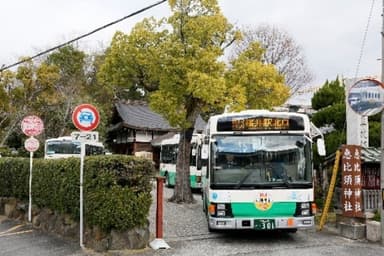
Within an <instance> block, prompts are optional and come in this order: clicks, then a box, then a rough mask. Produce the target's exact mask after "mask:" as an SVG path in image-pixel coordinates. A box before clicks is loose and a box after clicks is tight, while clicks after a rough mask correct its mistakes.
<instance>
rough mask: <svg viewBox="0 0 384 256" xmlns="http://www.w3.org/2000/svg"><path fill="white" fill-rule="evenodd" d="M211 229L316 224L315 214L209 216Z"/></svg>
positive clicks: (264, 228) (301, 227)
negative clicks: (239, 216)
mask: <svg viewBox="0 0 384 256" xmlns="http://www.w3.org/2000/svg"><path fill="white" fill-rule="evenodd" d="M208 222H209V223H208V225H209V228H210V229H256V230H275V229H309V228H313V227H314V226H315V218H314V216H308V217H280V218H279V217H277V218H276V217H275V218H215V217H209V220H208Z"/></svg>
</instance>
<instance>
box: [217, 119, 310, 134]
mask: <svg viewBox="0 0 384 256" xmlns="http://www.w3.org/2000/svg"><path fill="white" fill-rule="evenodd" d="M274 130H276V131H281V130H287V131H288V130H293V131H300V130H304V120H303V119H302V118H301V117H298V116H290V117H276V116H274V117H270V116H241V117H240V116H232V117H224V118H221V119H219V120H218V122H217V131H274Z"/></svg>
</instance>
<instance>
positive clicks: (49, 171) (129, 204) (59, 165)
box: [0, 155, 154, 231]
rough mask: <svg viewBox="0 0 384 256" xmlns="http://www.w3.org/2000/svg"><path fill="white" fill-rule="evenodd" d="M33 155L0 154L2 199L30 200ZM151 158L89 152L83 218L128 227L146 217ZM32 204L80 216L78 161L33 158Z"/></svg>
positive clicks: (88, 222)
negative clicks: (7, 155) (4, 155)
mask: <svg viewBox="0 0 384 256" xmlns="http://www.w3.org/2000/svg"><path fill="white" fill-rule="evenodd" d="M29 170H30V162H29V158H7V157H2V158H0V197H16V198H19V199H21V200H27V199H28V196H29V195H28V191H29ZM153 175H154V167H153V164H152V162H151V161H149V160H147V159H143V158H137V157H134V156H127V155H110V156H90V157H86V158H85V161H84V176H83V179H84V180H83V191H84V219H85V224H86V225H89V226H99V227H100V228H102V229H103V230H105V231H109V230H110V229H112V228H113V229H117V230H127V229H130V228H133V227H136V226H141V225H143V224H144V223H146V221H147V217H148V214H149V208H150V205H151V201H152V198H151V194H150V192H151V178H152V177H153ZM32 177H33V179H32V199H33V204H34V205H37V206H38V207H40V208H43V207H46V208H49V209H52V210H55V211H57V212H60V213H67V214H70V215H71V216H72V217H73V218H74V219H79V212H80V209H79V204H80V202H79V194H80V159H79V158H68V159H55V160H45V159H34V161H33V175H32Z"/></svg>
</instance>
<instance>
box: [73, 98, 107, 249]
mask: <svg viewBox="0 0 384 256" xmlns="http://www.w3.org/2000/svg"><path fill="white" fill-rule="evenodd" d="M99 121H100V116H99V112H98V111H97V109H96V107H94V106H92V105H91V104H81V105H79V106H77V107H76V108H75V110H74V111H73V113H72V122H73V124H74V125H75V126H76V128H77V129H79V130H80V131H81V132H80V133H78V132H74V133H73V134H71V135H72V137H76V136H77V139H79V140H80V143H81V144H80V145H81V150H80V247H81V248H84V243H83V233H84V232H83V229H84V223H83V222H84V221H83V218H84V211H83V209H84V206H83V200H84V199H83V198H84V196H83V181H84V178H83V176H84V157H85V141H87V140H92V139H95V140H96V137H97V140H98V139H99V138H98V133H91V132H90V131H92V130H94V129H96V127H97V126H98V125H99ZM84 132H88V133H84ZM89 136H90V137H91V138H88V137H89Z"/></svg>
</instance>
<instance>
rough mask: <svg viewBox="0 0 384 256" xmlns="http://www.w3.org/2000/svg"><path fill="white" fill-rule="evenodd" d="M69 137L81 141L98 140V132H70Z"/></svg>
mask: <svg viewBox="0 0 384 256" xmlns="http://www.w3.org/2000/svg"><path fill="white" fill-rule="evenodd" d="M71 137H72V139H73V140H78V141H82V142H90V141H92V142H98V141H99V133H98V132H72V133H71Z"/></svg>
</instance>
